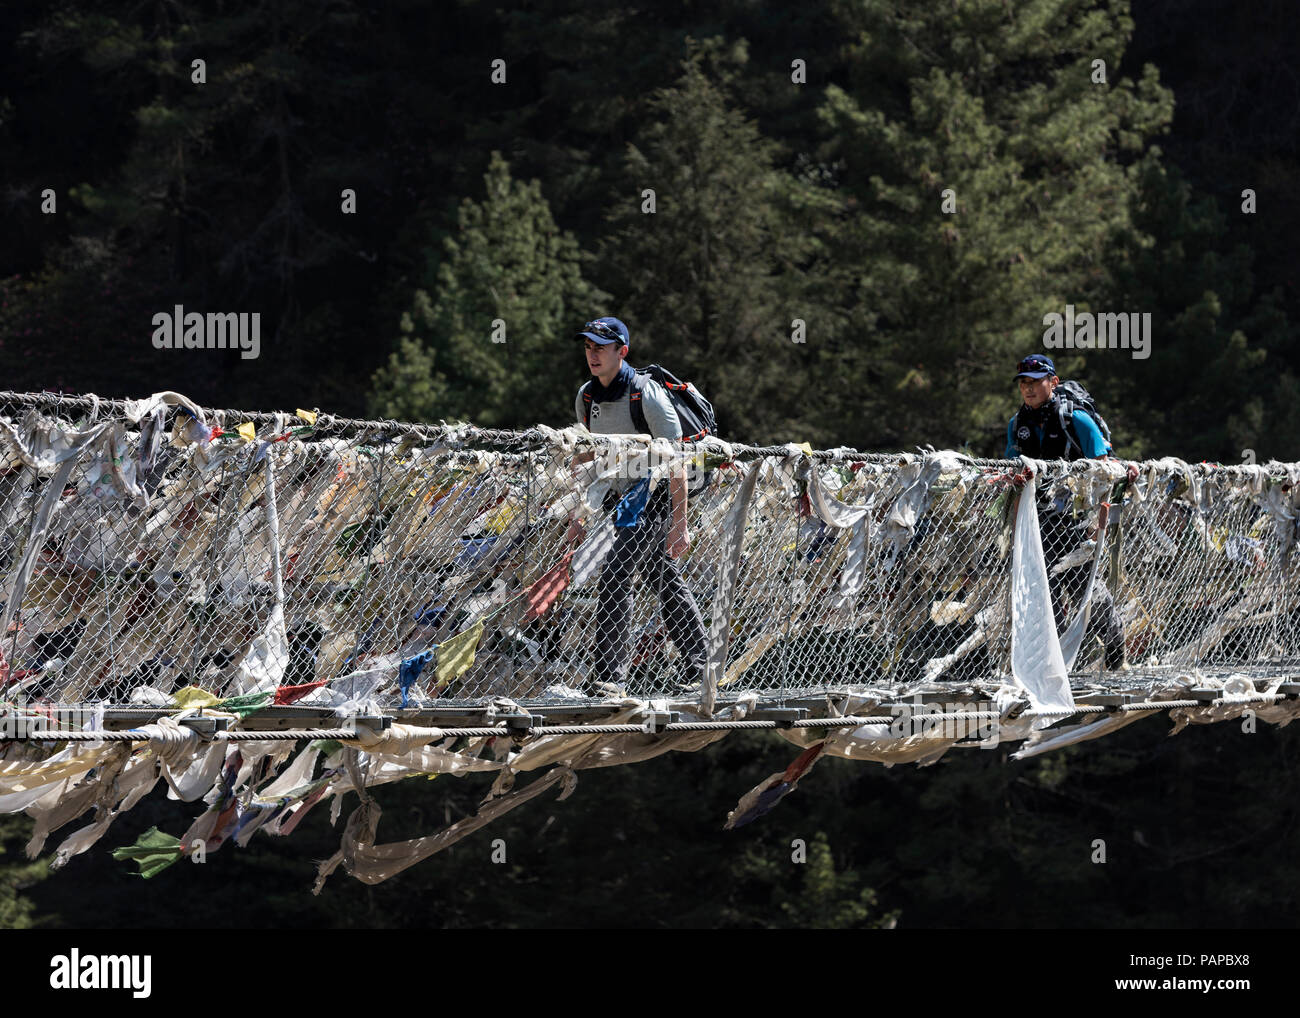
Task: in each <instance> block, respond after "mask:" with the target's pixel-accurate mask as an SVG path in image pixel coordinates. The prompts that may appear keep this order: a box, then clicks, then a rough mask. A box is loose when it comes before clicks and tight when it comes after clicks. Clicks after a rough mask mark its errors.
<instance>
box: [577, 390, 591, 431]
mask: <svg viewBox="0 0 1300 1018" xmlns="http://www.w3.org/2000/svg"><path fill="white" fill-rule="evenodd" d="M579 394H580V395H581V396H582V426H583V427H584V428H586V429H587V430H588V431H590V430H591V381H590V380H588V381H586V382H583V383H582V388H581V390H579Z"/></svg>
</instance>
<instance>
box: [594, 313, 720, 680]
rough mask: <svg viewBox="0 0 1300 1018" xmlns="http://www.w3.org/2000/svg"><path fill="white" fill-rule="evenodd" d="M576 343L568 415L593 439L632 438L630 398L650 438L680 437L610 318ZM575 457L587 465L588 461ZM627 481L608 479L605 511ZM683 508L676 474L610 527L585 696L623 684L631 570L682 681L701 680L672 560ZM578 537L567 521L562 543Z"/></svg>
mask: <svg viewBox="0 0 1300 1018" xmlns="http://www.w3.org/2000/svg"><path fill="white" fill-rule="evenodd" d="M577 338H578V339H580V340H581V341H582V342H583V345H584V348H585V351H586V357H587V366H588V368H589V369H590V371H591V375H592V377H591V380H590V381H589V382H587V383H586V384H585V385H584V386H582V388H581V389H579V390H578V394H577V396H576V398H575V399H574V413H575V415H576V416H577V419H578V420H579V421H580V422H585V423H586V425H587V427H588V429H589V430H590V431H591V432H592V433H593V434H597V435H626V434H636V433H637V431H638V429H637V427H636V425H635V423H634V419H633V416H632V410H631V405H630V400H631V399H640V401H641V408H642V413H643V416H644V419H645V422H646V425H647V426H648V428H649V429H650V435H651V437H652V438H666V439H670V440H677V439H680V438H681V437H682V427H681V422H680V421H679V420H678V417H677V411H676V410H675V409H674V408H673V403H672V400H671V399H670V398H669V396H668V393H667V392H666V391H665V390H664V389H663V387H662V386H661V385H659V384H658V383H657V382H655V381H654V380H653V379H651V378H648V377H643V378H641V379H639V380H638V379H637V377H636V371H635V370H634V369H633V368H632V366H631V365H630V364H628V363H627V360H626V358H627V352H628V338H629V337H628V331H627V326H625V325H624V324H623V323H622V322H621V321H619V320H618V319H617V318H611V317H606V318H597V319H595V320H594V321H591V322H588V323H587V324H586V325H585V326H584V327H583V331H582V332H580V333H579V334H578V336H577ZM638 382H639V384H638ZM581 458H586V459H590V458H591V455H590V454H588V455H587V456H586V457H580V459H581ZM635 480H636V479H635V478H632V477H625V478H618V479H617V480H616V482H615V484H614V487H613V488H612V490H611V492H610V494H609V495H608V496H607V498H606V506H605V509H606V510H607V511H613V509H614V508H615V505H616V504H617V503H618V502H619V500H620V499H622V498H623V496H625V495H628V492H629V490H630V489H631V488H632V487H633V484H634V482H635ZM686 510H687V484H686V473H685V471H684V470H677V471H675V472H674V473H673V474H672V475H671V476H670V477H669V478H668V491H667V497H666V498H665V492H664V488H663V486H662V485H660V486H659V487H658V488H656V490H655V491H654V492H652V493H651V494H650V496H649V499H648V501H647V502H646V504H645V508H644V509H643V510H642V511H641V512H640V514H639V515H637V514H627V515H634V516H635V519H634V521H633V522H632V524H631V525H622V524H623V523H624V522H625V520H626V516H625V520H624V521H620V525H617V526H616V527H615V530H614V534H615V536H614V547H613V548H612V549H611V550H610V552H609V556H608V557H607V558H606V560H605V564H604V567H603V569H602V571H601V576H600V588H599V608H598V609H597V614H596V638H595V663H594V668H593V672H592V675H591V677H590V681H589V682H588V684H587V689H586V690H585V691H586V692H589V693H591V692H597V691H602V692H603V691H613V690H614V689H621V688H622V687H623V686H624V685H625V683H626V680H627V671H628V666H629V664H630V660H629V643H630V629H631V622H632V605H633V587H632V584H633V581H634V579H635V577H636V574H637V573H638V572H640V574H641V577H642V579H643V580H647V581H649V583H650V585H651V586H652V587H653V588H654V590H655V592H656V593H657V594H658V596H659V602H660V605H661V607H662V610H663V618H664V625H665V627H666V628H667V630H668V636H669V638H670V639H671V640H672V641H673V645H674V646H675V647H676V648H677V650H678V652H679V653H680V654H681V655H682V657H683V658H684V660H685V663H686V672H687V674H686V675H685V676H684V680H685V681H686V682H687V683H694V682H701V681H703V678H704V669H705V665H706V662H707V659H708V653H707V649H706V643H705V636H704V620H703V618H702V616H701V615H700V609H699V607H698V606H697V605H696V603H695V598H694V597H693V596H692V594H691V592H690V589H689V588H688V587H687V586H686V583H685V581H684V580H683V579H682V575H681V569H680V566H679V564H678V562H677V559H679V558H680V557H681V556H682V555H683V554H684V553H685V552H686V550H687V548H689V547H690V540H691V538H690V532H689V530H688V529H687V524H686ZM579 533H580V528H579V527H578V524H577V521H576V519H575V521H574V523H573V525H572V526H571V527H570V535H569V536H570V539H571V540H572V539H576V538H577V536H578V534H579Z"/></svg>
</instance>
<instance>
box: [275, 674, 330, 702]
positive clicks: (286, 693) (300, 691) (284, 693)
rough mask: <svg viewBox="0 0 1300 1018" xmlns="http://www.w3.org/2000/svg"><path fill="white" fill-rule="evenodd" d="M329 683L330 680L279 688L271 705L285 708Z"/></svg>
mask: <svg viewBox="0 0 1300 1018" xmlns="http://www.w3.org/2000/svg"><path fill="white" fill-rule="evenodd" d="M327 682H329V679H321V680H320V682H304V683H303V684H302V685H300V686H278V687H277V688H276V690H275V699H274V700H272V701H271V703H272V704H273V705H274V706H276V707H285V706H288V705H289V704H291V703H293V702H294V701H295V700H299V699H301V698H302V697H304V696H306V695H307V694H308V693H310V692H311V691H312V690H313V689H320V687H321V686H323V685H325V684H326V683H327Z"/></svg>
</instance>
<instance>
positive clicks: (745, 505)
mask: <svg viewBox="0 0 1300 1018" xmlns="http://www.w3.org/2000/svg"><path fill="white" fill-rule="evenodd" d="M762 470H763V464H762V462H761V461H759V462H757V463H753V464H751V465H750V467H749V472H748V473H747V474H746V475H745V479H744V481H743V482H741V485H740V491H739V492H737V494H736V499H735V501H734V502H732V504H731V511H730V512H729V513H727V518H726V520H725V521H724V523H723V529H722V532H723V538H722V553H721V555H720V559H721V569H720V572H719V575H718V592H717V594H716V595H715V596H714V598H713V619H712V621H711V623H710V625H709V645H708V650H709V659H708V666H707V667H706V669H705V672H704V689H703V690H702V691H701V699H700V708H701V710H702V711H703V713H704V715H705V716H706V717H707V716H711V715H712V714H713V705H714V704H715V703H716V702H717V699H718V686H719V684H720V683H721V681H722V674H723V667H724V666H725V665H726V663H727V647H728V645H729V644H730V643H731V602H732V600H733V599H734V598H735V596H736V577H737V575H738V574H739V572H740V551H741V548H742V547H743V546H744V543H745V522H746V520H747V519H748V518H749V503H750V502H751V501H752V500H753V497H754V487H755V485H756V484H757V483H758V475H759V474H760V473H762Z"/></svg>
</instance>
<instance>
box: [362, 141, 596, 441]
mask: <svg viewBox="0 0 1300 1018" xmlns="http://www.w3.org/2000/svg"><path fill="white" fill-rule="evenodd" d="M484 184H485V185H486V198H485V200H484V201H483V202H482V203H479V202H474V201H470V200H468V199H466V200H465V201H463V202H462V203H461V206H460V212H459V215H458V216H457V229H456V232H455V234H454V235H453V236H450V237H447V238H445V239H444V240H443V242H442V246H443V249H444V254H443V260H442V262H441V264H440V265H439V268H438V272H437V278H438V289H437V296H436V298H432V299H431V298H430V295H429V294H428V293H427V292H426V291H425V290H423V289H417V290H416V291H415V293H414V295H413V297H412V302H411V307H410V309H409V310H408V311H407V312H405V313H404V314H403V315H402V320H401V330H402V332H403V336H402V338H401V340H400V341H399V349H398V351H397V352H396V353H395V354H393V355H392V357H391V358H390V360H389V364H388V366H387V367H386V368H383V369H381V370H380V371H379V372H378V373H377V374H376V376H375V378H374V383H373V395H372V406H374V407H375V408H376V409H377V410H379V411H382V412H385V413H388V414H389V415H391V416H406V417H410V418H412V419H416V420H421V419H423V420H437V419H439V418H443V419H449V418H452V417H465V418H468V419H471V420H473V421H474V422H475V423H476V424H479V425H483V426H486V427H527V426H528V425H530V424H534V423H537V422H539V421H541V422H544V423H551V424H556V423H559V424H567V423H568V422H569V421H568V419H569V417H570V416H571V413H572V410H571V406H572V393H573V391H574V390H575V389H576V386H577V384H579V382H580V380H581V376H580V375H579V373H578V370H576V369H580V367H581V348H580V345H579V344H578V343H577V342H576V341H574V340H573V338H572V337H573V335H574V334H575V333H576V332H577V330H578V328H579V327H580V326H581V325H582V323H583V322H585V321H587V320H588V319H590V318H593V317H596V315H597V314H599V313H601V312H600V311H599V310H598V308H599V306H600V304H601V302H603V301H605V300H607V298H606V296H605V295H604V294H602V293H601V292H600V291H599V290H596V289H595V288H594V287H592V286H591V285H590V284H588V283H587V282H586V281H585V280H584V279H583V277H582V262H583V260H584V259H583V256H582V254H581V252H580V251H579V248H578V244H577V242H576V241H575V240H574V238H573V236H572V235H571V234H569V233H567V232H563V231H561V230H559V229H558V228H557V227H556V225H555V222H554V220H553V219H552V218H551V213H550V209H549V207H548V206H547V204H546V199H545V198H544V197H543V196H542V192H541V185H540V184H539V183H538V182H537V181H535V180H534V181H531V182H529V183H523V182H521V181H516V180H512V179H511V176H510V170H509V167H508V166H507V164H506V162H505V160H504V159H502V158H501V156H500V154H499V153H493V157H492V162H491V164H490V165H489V166H488V171H487V174H486V175H485V176H484ZM439 365H446V366H447V368H446V370H447V372H448V374H447V377H445V378H444V375H443V373H442V372H441V371H439V370H438V366H439Z"/></svg>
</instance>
